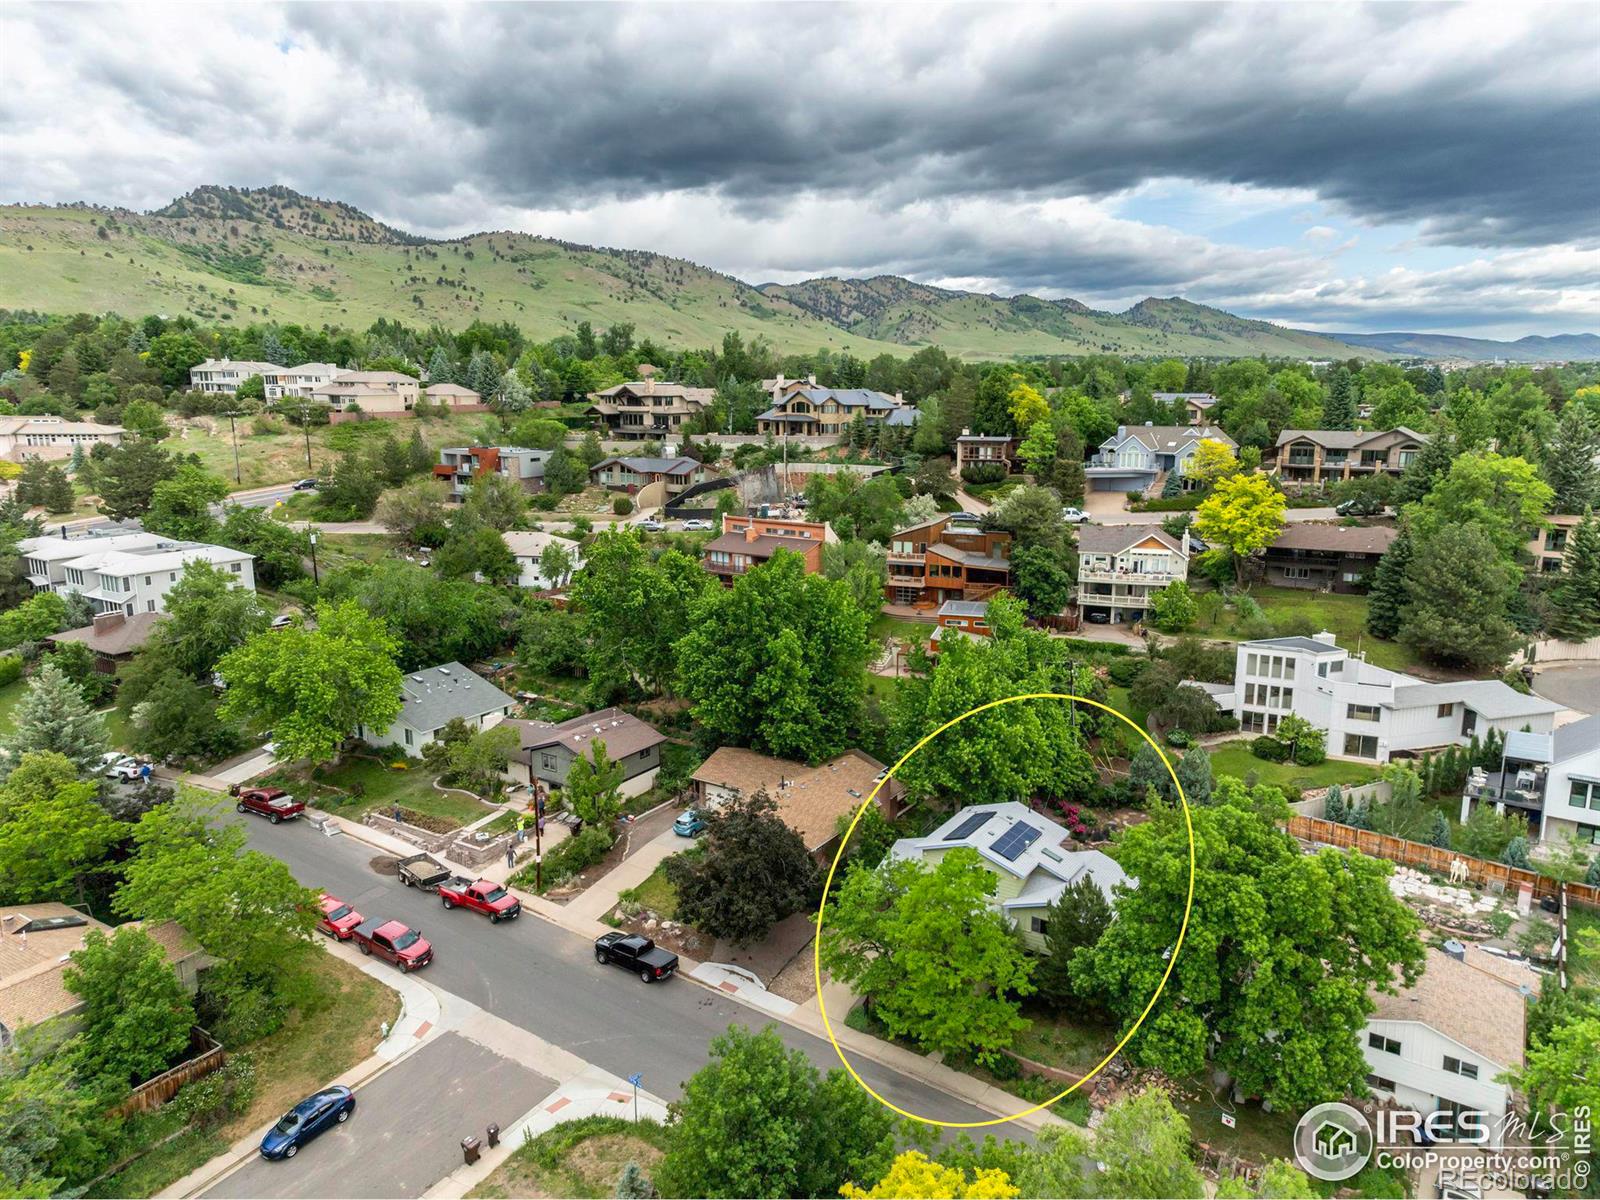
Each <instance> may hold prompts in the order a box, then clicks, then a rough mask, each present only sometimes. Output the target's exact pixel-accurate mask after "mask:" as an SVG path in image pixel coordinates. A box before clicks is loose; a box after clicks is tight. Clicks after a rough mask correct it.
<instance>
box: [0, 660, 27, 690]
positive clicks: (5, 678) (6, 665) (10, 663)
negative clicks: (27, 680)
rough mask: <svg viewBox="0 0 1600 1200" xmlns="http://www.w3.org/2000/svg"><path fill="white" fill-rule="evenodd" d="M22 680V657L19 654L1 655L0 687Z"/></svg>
mask: <svg viewBox="0 0 1600 1200" xmlns="http://www.w3.org/2000/svg"><path fill="white" fill-rule="evenodd" d="M21 678H22V657H21V655H17V654H5V655H0V687H5V685H6V684H8V683H15V682H16V681H17V680H19V679H21Z"/></svg>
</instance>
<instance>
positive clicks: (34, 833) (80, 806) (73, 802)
mask: <svg viewBox="0 0 1600 1200" xmlns="http://www.w3.org/2000/svg"><path fill="white" fill-rule="evenodd" d="M19 754H20V757H19V758H18V759H15V760H12V761H13V762H14V763H15V766H14V768H13V770H12V771H11V773H10V775H9V776H8V777H7V779H6V782H5V786H4V787H3V788H0V901H3V902H5V903H21V904H27V903H32V902H34V901H40V900H64V899H67V898H68V897H72V898H75V899H76V900H77V901H78V902H79V903H80V904H81V903H82V902H83V900H84V882H85V880H86V879H87V878H88V877H89V876H90V875H92V874H94V873H96V872H97V871H100V870H102V869H104V867H105V866H106V856H107V855H108V854H109V853H110V851H111V848H112V847H113V846H115V845H116V844H117V843H118V842H120V841H121V840H122V839H123V838H124V837H126V836H127V832H128V830H127V826H125V825H123V824H122V823H121V822H120V821H117V820H115V819H114V818H113V817H111V816H110V814H108V813H107V812H106V811H105V809H103V808H102V807H101V806H100V805H99V803H98V802H97V801H96V798H95V794H96V790H97V789H96V785H95V784H94V782H92V781H88V780H85V781H81V782H80V781H79V780H78V779H76V778H74V770H75V768H74V766H73V764H72V763H71V762H70V761H69V760H68V759H66V758H65V757H63V756H62V755H60V754H58V753H52V752H49V751H38V750H31V751H25V752H19Z"/></svg>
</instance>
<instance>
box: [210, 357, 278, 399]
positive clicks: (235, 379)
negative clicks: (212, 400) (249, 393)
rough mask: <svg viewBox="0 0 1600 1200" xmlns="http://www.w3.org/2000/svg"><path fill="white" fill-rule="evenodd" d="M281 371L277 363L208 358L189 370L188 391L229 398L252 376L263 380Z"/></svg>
mask: <svg viewBox="0 0 1600 1200" xmlns="http://www.w3.org/2000/svg"><path fill="white" fill-rule="evenodd" d="M282 370H283V368H282V367H280V366H279V365H278V364H277V363H269V362H250V361H248V360H243V361H239V362H235V361H234V360H233V359H229V358H208V359H206V360H205V362H203V363H196V364H195V365H194V366H192V367H190V368H189V390H190V391H191V392H206V393H207V394H209V395H212V396H231V395H233V394H234V393H235V392H237V391H238V390H239V385H240V384H241V383H243V382H244V381H245V380H246V379H249V378H250V377H251V376H252V375H259V376H261V378H262V379H263V380H265V379H266V377H267V376H268V375H276V374H279V373H280V372H282Z"/></svg>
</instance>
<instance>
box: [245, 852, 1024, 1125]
mask: <svg viewBox="0 0 1600 1200" xmlns="http://www.w3.org/2000/svg"><path fill="white" fill-rule="evenodd" d="M245 828H246V830H247V831H248V836H249V839H250V844H251V846H252V847H254V848H256V849H259V850H262V851H264V852H266V853H268V854H271V855H273V856H275V857H277V858H279V859H281V860H282V861H283V862H284V863H286V864H287V865H288V866H289V868H290V870H292V871H293V872H294V873H295V875H296V876H297V877H298V878H299V879H300V880H301V882H302V883H305V884H307V885H308V886H311V887H320V888H325V889H327V890H328V891H330V892H333V893H335V894H336V895H338V896H339V897H340V898H341V899H344V900H346V901H348V902H350V903H351V904H353V905H355V907H356V908H357V909H359V910H360V911H361V912H362V913H363V914H364V915H365V916H367V917H380V916H381V917H393V918H397V919H399V920H402V921H405V922H407V923H408V924H411V925H412V926H414V927H415V928H418V929H421V930H422V932H423V933H424V934H425V935H426V936H427V938H428V940H429V941H431V942H432V943H433V945H434V953H435V959H434V962H433V963H432V964H430V965H429V966H428V967H427V968H426V969H425V971H424V972H423V975H424V976H425V977H426V979H427V981H428V982H429V983H431V984H433V985H434V986H435V987H438V988H443V989H445V990H446V991H449V992H453V993H454V994H456V995H458V996H460V997H462V998H463V999H465V1000H468V1001H471V1002H472V1003H474V1004H477V1005H479V1006H481V1007H482V1008H485V1009H488V1010H489V1011H490V1012H493V1013H495V1014H496V1015H498V1016H499V1017H501V1018H503V1019H504V1020H506V1021H509V1022H511V1023H512V1024H514V1025H518V1026H521V1027H522V1028H524V1029H527V1030H529V1031H531V1032H532V1033H535V1034H537V1035H538V1036H539V1037H541V1038H543V1039H545V1040H546V1041H548V1042H551V1043H553V1044H555V1045H557V1046H560V1047H562V1048H564V1049H566V1050H568V1051H570V1052H571V1053H573V1054H575V1055H577V1056H579V1057H580V1058H583V1059H585V1060H587V1061H588V1062H591V1063H594V1064H595V1065H596V1066H599V1067H602V1068H604V1069H605V1070H608V1071H611V1072H613V1073H614V1074H616V1075H620V1076H623V1077H627V1076H628V1075H631V1074H633V1073H634V1072H643V1074H644V1086H645V1087H646V1088H647V1089H648V1090H649V1091H651V1092H653V1093H654V1094H655V1095H657V1096H660V1097H662V1098H663V1099H665V1100H672V1099H675V1098H677V1096H678V1095H679V1094H680V1093H681V1091H682V1085H683V1083H684V1081H685V1080H687V1079H688V1078H689V1076H690V1075H692V1074H694V1072H695V1071H697V1070H699V1069H700V1067H702V1066H703V1065H705V1062H706V1046H707V1044H708V1043H709V1042H710V1040H711V1039H712V1038H713V1037H714V1036H716V1034H718V1033H720V1032H721V1031H722V1030H724V1029H726V1028H727V1026H728V1025H729V1024H731V1023H738V1024H741V1025H746V1026H749V1027H752V1028H759V1027H760V1026H761V1025H764V1024H766V1023H767V1021H766V1020H764V1019H763V1018H762V1015H761V1014H760V1013H759V1012H756V1011H754V1010H752V1009H750V1008H747V1007H746V1006H744V1005H742V1004H739V1003H737V1002H735V1001H731V1000H722V999H720V998H719V997H718V996H717V995H716V994H715V993H712V992H709V991H707V990H705V989H704V988H701V987H699V986H698V985H696V984H693V983H690V982H689V981H687V980H684V979H675V980H672V981H670V982H668V983H667V984H665V985H655V986H647V985H645V984H642V983H640V982H639V981H638V980H636V979H634V978H633V977H631V976H630V975H628V974H626V973H624V972H622V971H620V970H617V969H616V968H614V967H604V966H601V965H600V964H598V963H596V962H595V961H594V953H593V950H592V949H591V947H590V944H589V942H588V940H587V939H585V938H582V937H579V936H578V935H576V934H573V933H570V932H568V931H567V930H565V929H561V928H560V927H558V926H555V925H552V924H550V923H549V922H547V921H543V920H540V919H539V918H537V917H535V916H532V915H531V914H529V915H525V916H523V917H522V919H521V920H518V921H515V922H512V923H510V924H505V925H490V924H489V922H488V921H486V920H484V919H482V918H481V917H479V916H477V915H476V914H474V913H469V912H463V911H457V912H448V913H447V912H445V911H444V909H443V908H442V907H441V905H440V903H439V901H438V900H437V899H436V898H435V897H433V896H429V895H426V894H423V893H419V892H414V891H410V890H408V889H406V888H404V887H401V886H400V884H399V883H398V882H396V880H395V879H394V877H393V876H388V877H385V876H380V875H378V874H376V873H375V872H373V871H372V869H371V868H370V867H369V865H368V863H369V862H370V860H371V859H372V858H373V857H374V856H375V855H376V854H377V853H378V852H377V851H376V850H374V849H373V848H372V847H370V846H368V845H365V844H364V843H362V842H359V841H356V840H355V839H353V838H350V837H335V838H327V837H323V836H322V835H321V834H320V833H318V832H317V831H316V830H315V829H313V828H311V826H309V825H307V824H305V823H303V822H294V823H292V824H288V825H279V826H272V825H268V824H266V823H265V822H261V821H252V822H246V823H245ZM777 1028H778V1032H779V1034H780V1035H781V1036H782V1038H783V1040H784V1041H785V1042H786V1043H788V1044H789V1045H791V1046H794V1047H797V1048H799V1049H801V1050H803V1051H804V1052H805V1053H806V1055H807V1056H808V1057H810V1059H811V1060H812V1061H813V1062H814V1063H816V1065H817V1066H818V1067H819V1068H820V1069H822V1070H824V1071H826V1070H828V1069H829V1068H832V1067H835V1066H838V1058H837V1056H836V1055H835V1054H834V1052H833V1047H831V1046H830V1045H829V1044H828V1043H827V1042H826V1041H825V1040H823V1039H821V1038H817V1037H812V1036H810V1035H808V1034H806V1033H803V1032H801V1031H799V1030H797V1029H795V1028H793V1027H792V1026H788V1025H784V1024H782V1023H779V1024H778V1026H777ZM855 1066H856V1069H857V1070H858V1071H859V1072H860V1073H861V1075H862V1077H863V1078H864V1079H866V1080H867V1081H868V1082H869V1083H870V1084H871V1085H872V1087H873V1088H874V1089H875V1090H876V1091H877V1092H878V1093H879V1094H880V1095H882V1096H884V1097H885V1098H887V1099H888V1100H890V1101H892V1102H894V1103H895V1104H897V1105H899V1106H901V1107H902V1108H906V1109H909V1110H911V1111H913V1112H918V1113H923V1114H925V1115H927V1116H930V1117H935V1118H938V1119H941V1120H954V1121H973V1120H987V1119H989V1118H991V1117H993V1116H994V1115H995V1114H993V1113H991V1112H989V1111H987V1110H984V1109H980V1108H977V1107H975V1106H973V1105H970V1104H966V1103H964V1102H962V1101H960V1100H956V1099H954V1098H953V1097H951V1096H949V1095H947V1094H945V1093H944V1092H941V1091H939V1090H938V1089H937V1088H934V1087H931V1086H929V1085H928V1084H925V1083H923V1082H921V1081H919V1080H915V1079H912V1078H909V1077H908V1076H905V1075H903V1074H901V1073H900V1072H898V1071H894V1070H891V1069H889V1068H887V1067H883V1066H880V1065H879V1064H876V1063H873V1062H870V1061H867V1060H860V1061H857V1062H856V1063H855ZM1018 1107H1019V1108H1020V1107H1025V1105H1023V1104H1022V1103H1021V1102H1019V1103H1018ZM1004 1132H1005V1135H1006V1136H1010V1137H1027V1136H1029V1135H1028V1133H1027V1131H1026V1130H1023V1129H1019V1128H1014V1127H1009V1128H1007V1129H1006V1130H1005V1131H1004Z"/></svg>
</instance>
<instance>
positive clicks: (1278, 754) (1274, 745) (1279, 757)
mask: <svg viewBox="0 0 1600 1200" xmlns="http://www.w3.org/2000/svg"><path fill="white" fill-rule="evenodd" d="M1250 753H1251V754H1254V755H1255V756H1256V757H1257V758H1264V759H1266V760H1267V762H1279V763H1281V762H1283V761H1284V760H1286V759H1287V758H1288V757H1289V747H1287V746H1285V745H1284V744H1283V743H1282V742H1280V741H1279V740H1278V739H1277V738H1275V737H1266V736H1264V735H1263V736H1262V737H1258V738H1252V739H1251V741H1250Z"/></svg>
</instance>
